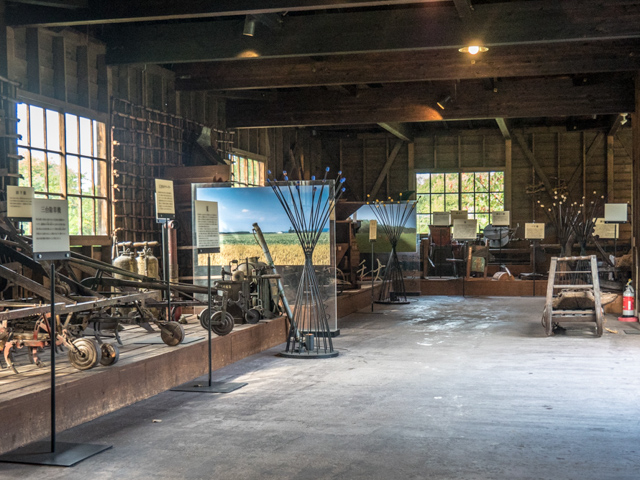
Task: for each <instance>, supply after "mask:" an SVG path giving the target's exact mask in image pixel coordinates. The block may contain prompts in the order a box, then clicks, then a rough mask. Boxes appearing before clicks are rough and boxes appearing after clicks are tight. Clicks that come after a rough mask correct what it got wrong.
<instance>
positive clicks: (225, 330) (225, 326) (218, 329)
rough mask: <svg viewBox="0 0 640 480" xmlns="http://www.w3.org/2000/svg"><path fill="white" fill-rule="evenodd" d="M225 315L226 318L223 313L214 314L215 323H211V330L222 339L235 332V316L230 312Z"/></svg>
mask: <svg viewBox="0 0 640 480" xmlns="http://www.w3.org/2000/svg"><path fill="white" fill-rule="evenodd" d="M225 313H226V314H225V316H224V318H223V317H222V312H221V311H220V312H216V313H214V314H213V321H212V322H211V330H213V333H215V334H216V335H219V336H221V337H222V336H224V335H227V334H229V333H231V330H233V324H234V322H233V316H232V315H231V314H230V313H229V312H225ZM207 327H208V325H207Z"/></svg>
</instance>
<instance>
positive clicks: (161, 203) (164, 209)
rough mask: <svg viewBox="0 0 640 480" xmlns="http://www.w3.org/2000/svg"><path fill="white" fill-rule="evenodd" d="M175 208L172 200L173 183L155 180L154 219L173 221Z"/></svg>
mask: <svg viewBox="0 0 640 480" xmlns="http://www.w3.org/2000/svg"><path fill="white" fill-rule="evenodd" d="M175 216H176V207H175V202H174V200H173V181H172V180H161V179H159V178H156V218H157V219H158V220H160V219H173V218H175Z"/></svg>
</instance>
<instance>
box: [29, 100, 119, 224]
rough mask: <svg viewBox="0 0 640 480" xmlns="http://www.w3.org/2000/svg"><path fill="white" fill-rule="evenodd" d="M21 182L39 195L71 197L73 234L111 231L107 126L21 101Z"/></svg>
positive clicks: (70, 209)
mask: <svg viewBox="0 0 640 480" xmlns="http://www.w3.org/2000/svg"><path fill="white" fill-rule="evenodd" d="M18 120H19V122H18V134H20V135H21V136H22V138H21V139H19V140H18V154H19V155H22V157H23V158H22V160H20V174H21V175H22V179H20V185H24V186H28V187H33V188H34V190H35V196H36V197H39V198H66V199H67V200H68V202H69V233H70V234H71V235H107V234H108V228H107V224H108V218H109V216H108V191H109V182H108V177H107V143H106V128H105V124H104V123H102V122H98V121H96V120H91V119H89V118H85V117H79V116H77V115H72V114H70V113H62V112H59V111H56V110H50V109H47V108H41V107H38V106H36V105H27V104H26V103H20V104H18Z"/></svg>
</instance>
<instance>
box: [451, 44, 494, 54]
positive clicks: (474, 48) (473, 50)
mask: <svg viewBox="0 0 640 480" xmlns="http://www.w3.org/2000/svg"><path fill="white" fill-rule="evenodd" d="M458 51H459V52H461V53H468V54H469V55H476V54H478V53H482V52H487V51H489V49H488V48H487V47H483V46H482V45H469V46H468V47H462V48H460V49H458Z"/></svg>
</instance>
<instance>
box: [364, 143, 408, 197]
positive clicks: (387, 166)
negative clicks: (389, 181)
mask: <svg viewBox="0 0 640 480" xmlns="http://www.w3.org/2000/svg"><path fill="white" fill-rule="evenodd" d="M403 144H404V142H403V141H402V140H398V141H397V142H396V144H395V145H394V146H393V150H391V153H390V154H389V156H388V157H387V161H386V162H385V163H384V166H383V167H382V170H380V175H378V179H377V180H376V183H374V184H373V188H372V189H371V193H370V194H369V196H370V198H371V199H374V200H375V198H376V195H377V194H378V191H379V190H380V187H381V186H382V182H383V181H384V179H385V178H386V176H387V175H388V174H389V170H391V166H392V165H393V162H395V160H396V157H397V156H398V152H399V151H400V148H402V145H403Z"/></svg>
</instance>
